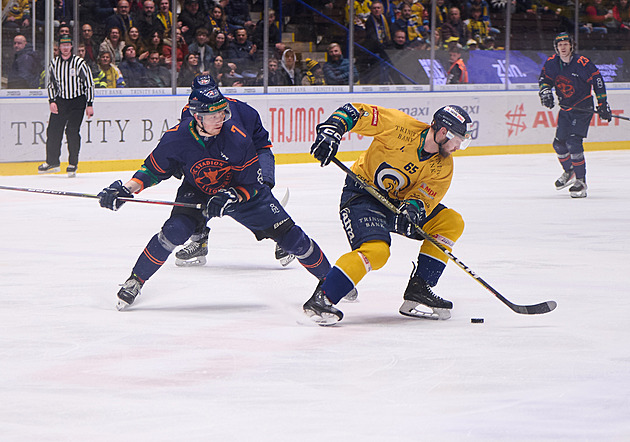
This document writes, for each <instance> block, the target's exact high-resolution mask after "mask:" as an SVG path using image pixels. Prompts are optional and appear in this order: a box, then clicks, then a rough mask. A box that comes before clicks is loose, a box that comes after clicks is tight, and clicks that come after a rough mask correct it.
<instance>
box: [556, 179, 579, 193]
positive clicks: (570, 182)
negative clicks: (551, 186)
mask: <svg viewBox="0 0 630 442" xmlns="http://www.w3.org/2000/svg"><path fill="white" fill-rule="evenodd" d="M574 183H575V176H574V177H573V178H572V179H570V180H569V181H567V182H566V184H565V185H563V186H556V190H562V189H566V188H567V187H569V186H572V185H573V184H574Z"/></svg>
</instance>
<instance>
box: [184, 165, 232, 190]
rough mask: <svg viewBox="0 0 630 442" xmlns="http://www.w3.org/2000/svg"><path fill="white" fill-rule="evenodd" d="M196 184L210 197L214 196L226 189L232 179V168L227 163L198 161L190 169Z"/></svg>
mask: <svg viewBox="0 0 630 442" xmlns="http://www.w3.org/2000/svg"><path fill="white" fill-rule="evenodd" d="M190 173H191V174H192V176H193V178H194V180H195V184H196V185H197V187H199V188H200V189H201V190H202V191H203V192H205V193H207V194H208V195H214V194H215V193H217V191H218V190H220V189H223V188H224V187H226V184H227V183H228V182H230V180H231V179H232V168H231V167H230V165H229V164H228V163H226V162H225V161H221V160H217V159H204V160H201V161H197V162H196V163H195V164H193V166H192V167H191V168H190Z"/></svg>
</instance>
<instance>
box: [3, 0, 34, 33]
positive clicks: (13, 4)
mask: <svg viewBox="0 0 630 442" xmlns="http://www.w3.org/2000/svg"><path fill="white" fill-rule="evenodd" d="M2 12H3V14H2V18H3V20H2V26H4V27H6V28H7V29H16V28H28V27H29V25H30V23H31V5H30V0H12V1H3V2H2Z"/></svg>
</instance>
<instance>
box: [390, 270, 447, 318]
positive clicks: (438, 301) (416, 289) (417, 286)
mask: <svg viewBox="0 0 630 442" xmlns="http://www.w3.org/2000/svg"><path fill="white" fill-rule="evenodd" d="M403 299H404V302H403V303H402V305H401V306H400V308H399V309H398V311H399V312H400V314H401V315H405V316H411V317H414V318H426V319H449V318H450V317H451V309H452V308H453V303H452V302H451V301H447V300H445V299H442V298H440V297H439V296H437V295H436V294H435V293H433V291H432V290H431V287H429V284H427V283H426V281H425V280H424V279H422V278H420V277H419V276H412V277H411V279H410V280H409V284H407V289H406V290H405V294H404V295H403Z"/></svg>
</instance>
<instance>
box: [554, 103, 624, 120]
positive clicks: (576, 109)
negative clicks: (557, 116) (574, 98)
mask: <svg viewBox="0 0 630 442" xmlns="http://www.w3.org/2000/svg"><path fill="white" fill-rule="evenodd" d="M560 108H561V109H563V110H565V111H572V110H574V111H581V112H589V113H591V114H596V113H597V111H596V110H595V109H580V108H579V107H569V106H560ZM610 116H611V117H613V118H619V119H620V120H626V121H630V118H628V117H624V116H623V115H615V114H611V115H610Z"/></svg>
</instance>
